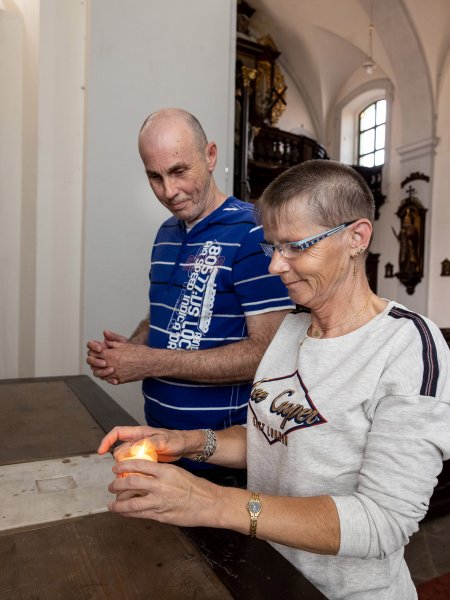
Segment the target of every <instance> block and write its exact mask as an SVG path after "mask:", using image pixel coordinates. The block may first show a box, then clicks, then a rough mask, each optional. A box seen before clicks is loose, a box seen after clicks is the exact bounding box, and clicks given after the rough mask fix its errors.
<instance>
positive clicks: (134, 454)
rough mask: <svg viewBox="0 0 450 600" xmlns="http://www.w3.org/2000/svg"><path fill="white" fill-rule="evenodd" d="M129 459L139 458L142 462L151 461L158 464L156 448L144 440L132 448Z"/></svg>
mask: <svg viewBox="0 0 450 600" xmlns="http://www.w3.org/2000/svg"><path fill="white" fill-rule="evenodd" d="M129 458H138V459H141V460H151V461H153V462H157V461H158V454H157V452H156V450H155V448H154V447H153V446H152V445H151V444H150V443H149V442H148V441H147V440H142V442H138V443H137V444H134V445H133V446H131V448H130V455H129Z"/></svg>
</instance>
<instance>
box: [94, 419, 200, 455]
mask: <svg viewBox="0 0 450 600" xmlns="http://www.w3.org/2000/svg"><path fill="white" fill-rule="evenodd" d="M143 439H147V440H148V441H149V442H150V444H151V445H152V446H153V447H154V448H155V449H156V451H157V453H158V462H175V461H177V460H179V459H180V458H182V457H183V456H187V455H196V454H198V453H199V452H201V451H202V449H203V447H204V443H205V436H204V433H203V432H202V431H201V430H193V431H180V430H176V429H157V428H154V427H148V426H145V425H141V426H138V427H120V426H119V427H114V429H112V430H111V431H110V432H109V433H107V434H106V435H105V437H104V438H103V439H102V441H101V442H100V446H99V447H98V450H97V452H98V454H105V453H106V452H108V451H109V450H111V448H112V446H114V444H115V443H116V442H119V441H120V442H125V443H127V444H128V446H131V445H132V444H135V443H136V442H138V441H140V440H143ZM121 448H122V446H121Z"/></svg>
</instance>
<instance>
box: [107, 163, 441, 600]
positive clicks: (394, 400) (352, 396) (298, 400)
mask: <svg viewBox="0 0 450 600" xmlns="http://www.w3.org/2000/svg"><path fill="white" fill-rule="evenodd" d="M258 208H259V212H260V215H261V221H262V224H263V226H264V231H265V237H266V240H267V242H266V243H265V244H263V250H264V252H266V254H268V255H269V256H271V258H272V261H271V264H270V272H271V273H273V274H277V275H279V276H280V277H281V279H282V280H283V282H284V284H285V285H286V286H287V288H288V290H289V294H290V297H291V299H292V300H293V301H294V302H295V303H296V304H297V305H298V307H299V308H298V310H297V311H296V312H295V313H292V314H290V315H288V316H287V317H286V318H285V320H284V322H283V323H282V325H281V327H280V329H279V330H278V333H277V334H276V336H275V337H274V339H273V341H272V343H271V345H270V346H269V348H268V350H267V352H266V354H265V355H264V357H263V359H262V362H261V364H260V366H259V368H258V371H257V374H256V378H255V382H254V386H253V391H252V395H251V398H250V400H249V408H248V421H247V428H244V427H241V426H239V427H233V428H230V429H226V430H223V431H217V432H211V431H207V432H204V431H168V430H160V429H151V428H149V427H137V428H127V427H119V428H115V429H114V430H112V431H111V432H110V433H109V434H108V435H107V436H106V437H105V438H104V440H103V441H102V444H101V446H100V448H99V452H100V453H104V452H106V451H107V450H108V449H109V448H110V447H111V446H112V445H113V444H114V443H115V442H116V441H117V440H122V441H126V442H128V443H133V442H136V441H138V440H140V439H141V438H144V437H146V438H149V439H150V440H151V441H152V443H153V445H154V446H155V447H156V449H157V451H158V455H159V461H160V462H159V463H151V462H148V461H134V462H131V461H129V462H127V461H124V462H120V463H118V464H117V465H116V466H115V467H114V470H115V472H116V473H117V474H120V473H124V472H127V471H128V472H133V473H136V472H139V473H141V474H137V475H132V476H130V477H121V478H117V479H115V480H114V481H113V482H112V483H111V485H110V488H109V489H110V491H111V492H112V493H114V494H116V495H117V497H116V500H115V502H112V503H111V505H110V510H112V511H115V512H119V513H122V514H124V515H127V516H131V517H143V518H150V519H155V520H158V521H161V522H166V523H173V524H176V525H184V526H198V525H202V526H209V527H220V528H228V529H233V530H236V531H239V532H242V533H250V535H257V536H258V537H260V538H263V539H265V540H269V541H270V542H272V543H273V544H274V545H275V547H276V548H277V549H278V550H279V551H280V552H281V553H282V554H283V555H284V556H285V557H286V558H287V559H288V560H289V561H291V562H292V563H293V564H294V565H295V566H296V567H297V568H298V569H299V570H300V571H302V573H303V574H304V575H305V576H306V577H307V578H308V579H310V580H311V581H312V582H313V583H314V584H315V585H316V586H317V587H318V588H319V589H320V590H321V591H322V592H323V593H324V594H325V595H326V596H327V597H328V598H332V599H336V600H337V599H342V600H357V599H358V600H359V599H364V600H399V599H402V600H413V599H415V598H417V594H416V591H415V588H414V585H413V582H412V580H411V576H410V574H409V571H408V568H407V566H406V563H405V561H404V558H403V550H404V546H405V544H407V543H408V540H409V538H410V536H411V535H412V534H413V533H414V532H415V531H417V529H418V522H419V521H420V520H421V519H422V518H423V517H424V515H425V514H426V511H427V508H428V503H429V499H430V497H431V495H432V492H433V488H434V486H435V485H436V478H437V475H438V474H439V473H440V471H441V469H442V461H443V459H448V458H449V456H450V405H449V403H450V377H449V366H450V352H449V349H448V347H447V345H446V342H445V340H444V338H443V337H442V335H441V333H440V331H439V328H438V327H437V326H436V325H435V324H434V323H433V322H431V321H430V320H429V319H427V318H426V317H423V316H421V315H418V314H416V313H415V312H412V311H410V310H408V309H406V308H405V307H404V306H402V305H400V304H398V303H397V302H394V301H388V300H385V299H383V298H380V297H378V296H377V295H376V294H374V293H373V292H372V291H371V290H370V287H369V283H368V280H367V277H366V271H365V259H366V255H367V249H368V246H369V244H370V239H371V235H372V226H373V219H374V203H373V198H372V195H371V193H370V190H369V188H368V187H367V185H366V184H365V182H364V180H363V179H362V178H361V177H360V176H359V175H358V174H357V173H356V172H355V171H354V170H353V169H351V168H350V167H347V166H344V165H342V164H340V163H337V162H333V161H321V160H317V161H308V162H305V163H301V164H300V165H297V166H296V167H293V168H292V169H290V170H288V171H286V172H285V173H283V174H282V175H280V176H279V177H278V178H277V179H276V180H275V181H273V182H272V183H271V184H270V185H269V187H268V188H267V189H266V190H265V192H264V193H263V195H262V197H261V198H260V200H259V201H258ZM180 456H187V457H189V458H196V459H197V460H208V461H209V462H210V463H213V464H217V465H225V466H229V467H242V468H245V467H247V469H248V486H249V490H251V492H250V491H246V490H243V489H234V488H224V487H220V486H217V485H215V484H213V483H210V482H208V481H206V480H204V479H199V478H196V477H194V476H193V475H191V474H189V473H187V472H185V471H183V470H182V469H180V468H178V467H176V466H174V465H170V464H162V463H170V462H173V461H175V460H177V459H178V458H179V457H180ZM149 476H151V477H149ZM133 490H136V491H138V490H139V492H137V493H139V494H140V495H139V496H138V497H133V498H131V499H130V497H129V496H130V494H132V493H133Z"/></svg>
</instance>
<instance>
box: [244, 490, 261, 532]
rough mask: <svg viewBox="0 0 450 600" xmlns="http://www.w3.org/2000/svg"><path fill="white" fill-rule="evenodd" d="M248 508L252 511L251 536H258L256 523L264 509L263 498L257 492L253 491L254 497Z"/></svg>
mask: <svg viewBox="0 0 450 600" xmlns="http://www.w3.org/2000/svg"><path fill="white" fill-rule="evenodd" d="M247 510H248V512H249V513H250V537H256V524H257V522H258V516H259V514H260V512H261V511H262V504H261V500H260V499H259V494H257V493H256V492H252V497H251V498H250V500H249V501H248V503H247Z"/></svg>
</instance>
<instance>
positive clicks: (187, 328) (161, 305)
mask: <svg viewBox="0 0 450 600" xmlns="http://www.w3.org/2000/svg"><path fill="white" fill-rule="evenodd" d="M262 240H263V232H262V228H261V226H259V225H257V224H256V221H255V215H254V207H253V205H251V204H248V203H246V202H241V201H240V200H237V199H236V198H233V197H230V198H228V199H227V200H226V201H225V202H224V203H223V204H222V205H221V206H220V207H219V208H217V209H216V210H215V211H213V212H212V213H211V214H209V215H208V216H207V217H205V218H204V219H203V220H202V221H200V222H199V223H197V224H196V225H195V226H194V227H193V228H192V230H190V231H189V232H187V231H186V227H185V224H184V223H183V222H182V221H180V220H178V219H176V218H175V217H171V218H170V219H168V220H167V221H166V222H165V223H163V225H162V226H161V228H160V230H159V232H158V234H157V237H156V240H155V243H154V246H153V251H152V259H151V272H150V294H149V297H150V329H149V335H148V345H149V346H151V347H153V348H168V349H172V350H205V349H208V348H216V347H218V346H222V345H225V344H231V343H235V342H239V341H241V340H244V339H245V338H246V337H247V336H248V333H247V327H246V321H245V317H246V315H258V314H261V313H265V312H269V311H273V310H282V309H291V308H293V304H292V302H291V300H290V299H289V296H288V293H287V290H286V288H285V286H284V285H283V284H282V282H281V280H280V279H279V278H278V277H274V276H272V275H270V274H269V272H268V265H269V259H268V258H267V257H266V256H264V254H263V252H262V251H261V249H260V247H259V242H261V241H262ZM250 387H251V384H250V383H248V384H233V385H208V384H199V383H195V382H190V381H183V380H179V379H177V380H175V379H158V378H148V379H146V380H144V382H143V393H144V397H145V415H146V419H147V422H148V423H149V424H150V425H153V426H155V427H168V428H173V429H197V428H211V429H224V428H226V427H229V426H231V425H235V424H237V423H244V422H245V420H246V414H247V402H248V398H249V393H250Z"/></svg>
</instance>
